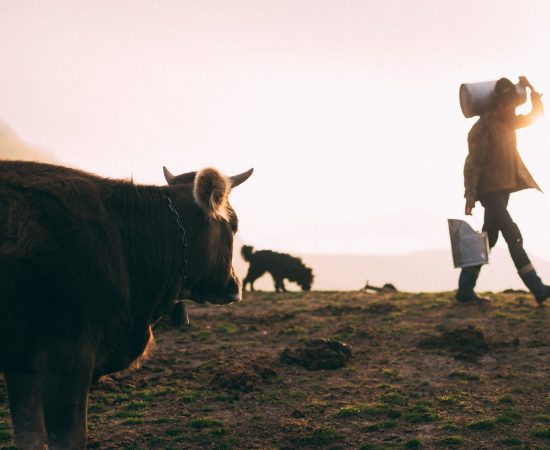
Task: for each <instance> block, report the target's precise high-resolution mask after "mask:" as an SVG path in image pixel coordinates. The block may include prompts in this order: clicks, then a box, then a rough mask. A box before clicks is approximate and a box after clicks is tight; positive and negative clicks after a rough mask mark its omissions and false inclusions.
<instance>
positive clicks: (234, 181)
mask: <svg viewBox="0 0 550 450" xmlns="http://www.w3.org/2000/svg"><path fill="white" fill-rule="evenodd" d="M252 172H254V169H249V170H247V171H246V172H243V173H240V174H239V175H234V176H232V177H229V181H230V183H231V187H232V188H234V187H237V186H238V185H239V184H241V183H244V182H245V181H246V180H248V178H249V177H250V175H252Z"/></svg>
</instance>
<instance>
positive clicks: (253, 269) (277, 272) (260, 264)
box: [241, 245, 313, 292]
mask: <svg viewBox="0 0 550 450" xmlns="http://www.w3.org/2000/svg"><path fill="white" fill-rule="evenodd" d="M241 254H242V256H243V258H244V260H245V261H247V262H249V263H250V266H249V268H248V273H247V274H246V277H245V279H244V281H243V290H245V289H246V285H247V284H248V283H250V290H251V291H253V290H254V281H256V280H257V279H258V278H260V277H261V276H262V275H263V274H264V273H266V272H269V274H270V275H271V276H272V277H273V282H274V283H275V291H276V292H281V291H283V292H286V288H285V285H284V281H283V280H284V279H285V278H286V279H287V280H289V281H293V282H295V283H297V284H298V285H299V286H300V287H301V288H302V290H304V291H309V290H310V289H311V285H312V283H313V271H312V270H311V269H310V268H309V267H307V266H306V265H304V263H303V262H302V260H301V259H300V258H297V257H295V256H291V255H288V254H286V253H277V252H274V251H272V250H258V251H254V247H252V246H250V245H244V246H243V247H242V248H241Z"/></svg>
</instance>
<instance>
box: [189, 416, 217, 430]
mask: <svg viewBox="0 0 550 450" xmlns="http://www.w3.org/2000/svg"><path fill="white" fill-rule="evenodd" d="M189 427H191V428H195V429H202V428H212V427H219V428H223V422H222V421H221V420H218V419H213V418H211V417H198V418H196V419H192V420H191V421H190V422H189Z"/></svg>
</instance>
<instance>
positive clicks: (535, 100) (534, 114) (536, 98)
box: [515, 77, 544, 128]
mask: <svg viewBox="0 0 550 450" xmlns="http://www.w3.org/2000/svg"><path fill="white" fill-rule="evenodd" d="M519 82H520V84H521V85H522V86H525V87H526V88H529V90H530V91H531V111H530V112H529V113H528V114H520V115H518V116H516V119H515V128H524V127H527V126H529V125H531V124H532V123H534V122H535V121H536V120H537V119H538V118H539V117H540V116H542V115H543V114H544V106H543V104H542V100H541V97H542V94H540V93H539V92H537V91H536V90H535V88H534V87H533V85H532V84H531V83H530V82H529V80H528V79H527V78H526V77H519Z"/></svg>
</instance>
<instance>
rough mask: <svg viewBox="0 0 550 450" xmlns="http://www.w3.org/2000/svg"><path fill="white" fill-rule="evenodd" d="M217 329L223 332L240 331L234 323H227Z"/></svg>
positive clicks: (235, 332) (233, 332) (232, 332)
mask: <svg viewBox="0 0 550 450" xmlns="http://www.w3.org/2000/svg"><path fill="white" fill-rule="evenodd" d="M216 331H218V332H219V333H221V334H229V335H231V334H237V333H238V332H239V327H238V326H237V325H235V324H234V323H225V324H223V325H221V326H219V327H218V328H216Z"/></svg>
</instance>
